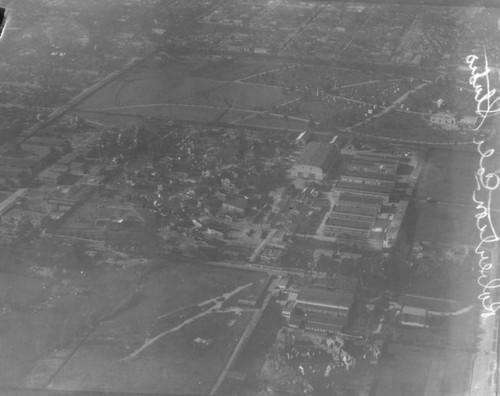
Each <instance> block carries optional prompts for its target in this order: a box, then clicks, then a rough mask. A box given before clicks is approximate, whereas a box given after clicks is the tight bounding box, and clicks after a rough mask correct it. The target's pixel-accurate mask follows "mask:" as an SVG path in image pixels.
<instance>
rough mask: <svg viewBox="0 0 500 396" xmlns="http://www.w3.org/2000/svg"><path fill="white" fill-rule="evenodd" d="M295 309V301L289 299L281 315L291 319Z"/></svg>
mask: <svg viewBox="0 0 500 396" xmlns="http://www.w3.org/2000/svg"><path fill="white" fill-rule="evenodd" d="M294 309H295V302H294V301H288V302H287V303H286V305H285V306H284V307H283V310H282V311H281V316H283V317H284V318H286V319H290V318H291V317H292V312H293V310H294Z"/></svg>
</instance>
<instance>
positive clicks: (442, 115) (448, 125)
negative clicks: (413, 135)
mask: <svg viewBox="0 0 500 396" xmlns="http://www.w3.org/2000/svg"><path fill="white" fill-rule="evenodd" d="M429 123H430V124H431V125H433V126H439V127H441V128H443V129H446V130H456V129H458V124H457V119H456V114H453V113H447V112H439V113H435V114H432V115H431V117H430V120H429Z"/></svg>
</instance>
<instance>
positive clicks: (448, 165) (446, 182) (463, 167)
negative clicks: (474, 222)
mask: <svg viewBox="0 0 500 396" xmlns="http://www.w3.org/2000/svg"><path fill="white" fill-rule="evenodd" d="M478 166H479V155H477V154H476V152H475V151H470V152H466V151H453V150H431V152H430V154H429V158H428V160H427V163H426V165H425V167H424V169H423V172H422V174H421V176H420V181H419V185H418V193H417V198H419V199H426V198H427V197H432V198H434V199H435V200H437V201H440V202H450V203H459V204H466V205H471V206H472V204H473V202H472V192H473V191H474V189H475V186H476V182H475V179H474V172H476V171H477V168H478Z"/></svg>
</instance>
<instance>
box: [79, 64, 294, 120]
mask: <svg viewBox="0 0 500 396" xmlns="http://www.w3.org/2000/svg"><path fill="white" fill-rule="evenodd" d="M198 66H199V63H197V62H193V63H189V62H180V61H170V62H168V63H167V64H161V63H160V62H158V61H155V60H150V61H149V63H146V64H141V65H139V66H137V67H136V68H134V69H133V70H131V71H129V72H128V73H126V74H124V75H123V76H121V77H120V78H118V79H117V80H115V81H113V82H112V83H110V84H108V85H106V86H105V87H103V88H102V89H100V90H98V91H97V92H95V93H94V94H92V95H91V96H90V97H88V98H87V99H86V100H85V101H83V102H82V103H81V104H80V105H79V106H78V107H77V109H76V110H109V111H111V112H116V113H119V114H122V113H123V114H127V115H131V114H132V115H138V116H152V117H159V118H172V119H180V120H194V121H208V122H210V121H215V120H217V119H219V120H221V121H226V122H231V121H235V120H238V119H241V117H242V116H243V115H249V114H251V113H247V112H245V110H251V111H255V110H264V109H266V108H268V107H270V106H273V105H276V104H279V103H282V102H283V101H286V100H287V99H288V97H287V96H285V95H284V94H283V93H282V91H281V88H279V87H272V86H264V85H256V84H246V83H245V84H243V83H238V82H232V81H218V80H214V79H208V78H201V77H193V76H192V75H191V74H190V71H191V69H192V68H197V67H198ZM228 108H232V110H230V111H229V112H226V110H227V109H228ZM223 117H224V118H225V119H222V118H223Z"/></svg>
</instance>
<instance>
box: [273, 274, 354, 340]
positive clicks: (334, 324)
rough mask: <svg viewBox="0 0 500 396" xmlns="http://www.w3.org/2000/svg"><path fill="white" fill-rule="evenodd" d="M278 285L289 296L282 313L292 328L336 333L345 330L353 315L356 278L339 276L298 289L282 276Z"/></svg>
mask: <svg viewBox="0 0 500 396" xmlns="http://www.w3.org/2000/svg"><path fill="white" fill-rule="evenodd" d="M278 287H279V288H280V289H281V291H282V292H284V293H288V296H289V300H288V302H287V303H286V305H285V307H284V308H283V312H282V315H283V316H284V317H285V318H286V319H287V320H288V325H289V326H290V327H294V328H303V329H306V330H309V331H312V332H318V333H324V334H328V333H330V334H333V333H335V332H342V331H343V330H344V329H345V327H346V326H347V324H348V323H349V320H350V319H351V317H352V315H353V314H354V312H353V311H354V308H353V307H354V305H355V295H356V292H357V289H358V280H357V278H351V277H346V276H337V277H336V278H335V279H334V281H333V282H330V281H329V280H326V279H325V280H324V281H322V282H318V283H316V284H314V285H313V286H308V287H302V288H299V290H297V288H296V287H295V286H294V285H291V284H290V281H289V279H288V278H282V280H281V282H280V283H279V284H278Z"/></svg>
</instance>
